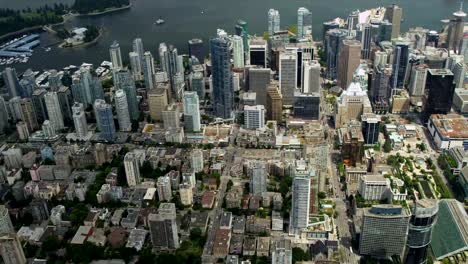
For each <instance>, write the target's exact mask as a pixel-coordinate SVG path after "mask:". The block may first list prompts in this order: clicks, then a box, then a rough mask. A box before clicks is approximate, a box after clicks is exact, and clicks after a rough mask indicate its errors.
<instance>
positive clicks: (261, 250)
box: [257, 237, 270, 257]
mask: <svg viewBox="0 0 468 264" xmlns="http://www.w3.org/2000/svg"><path fill="white" fill-rule="evenodd" d="M269 255H270V237H258V238H257V256H259V257H268V256H269Z"/></svg>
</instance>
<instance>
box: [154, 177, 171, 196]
mask: <svg viewBox="0 0 468 264" xmlns="http://www.w3.org/2000/svg"><path fill="white" fill-rule="evenodd" d="M156 187H157V189H158V198H159V201H170V200H172V189H171V179H170V178H169V176H163V177H159V178H158V181H157V183H156Z"/></svg>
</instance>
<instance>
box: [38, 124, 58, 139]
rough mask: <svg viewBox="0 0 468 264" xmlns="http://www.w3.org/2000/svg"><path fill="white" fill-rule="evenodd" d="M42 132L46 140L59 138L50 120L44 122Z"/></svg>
mask: <svg viewBox="0 0 468 264" xmlns="http://www.w3.org/2000/svg"><path fill="white" fill-rule="evenodd" d="M41 130H42V133H43V134H44V137H45V138H54V137H55V136H57V132H56V130H55V128H54V126H53V125H52V123H51V122H50V121H49V120H46V121H44V123H43V124H42V128H41Z"/></svg>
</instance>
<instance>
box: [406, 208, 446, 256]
mask: <svg viewBox="0 0 468 264" xmlns="http://www.w3.org/2000/svg"><path fill="white" fill-rule="evenodd" d="M438 211H439V206H438V203H437V200H430V199H422V200H417V201H415V202H414V203H413V205H412V208H411V220H410V222H409V230H408V240H407V241H406V254H405V263H407V264H426V263H427V257H428V256H427V253H428V252H427V250H428V247H429V244H430V243H431V238H432V229H433V227H434V226H435V224H436V223H437V213H438Z"/></svg>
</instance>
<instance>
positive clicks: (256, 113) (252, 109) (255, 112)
mask: <svg viewBox="0 0 468 264" xmlns="http://www.w3.org/2000/svg"><path fill="white" fill-rule="evenodd" d="M244 125H245V128H246V129H260V128H263V127H264V126H265V106H263V105H252V106H250V105H246V106H244Z"/></svg>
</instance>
